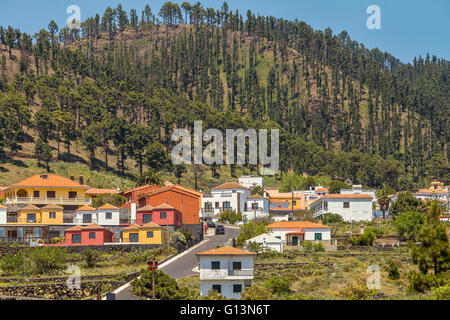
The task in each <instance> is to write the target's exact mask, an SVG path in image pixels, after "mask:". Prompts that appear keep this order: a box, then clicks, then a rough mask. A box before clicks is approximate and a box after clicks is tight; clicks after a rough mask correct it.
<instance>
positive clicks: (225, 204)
mask: <svg viewBox="0 0 450 320" xmlns="http://www.w3.org/2000/svg"><path fill="white" fill-rule="evenodd" d="M229 209H231V203H230V202H224V203H223V210H229Z"/></svg>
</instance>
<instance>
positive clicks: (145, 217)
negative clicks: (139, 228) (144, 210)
mask: <svg viewBox="0 0 450 320" xmlns="http://www.w3.org/2000/svg"><path fill="white" fill-rule="evenodd" d="M142 220H143V222H144V223H149V222H152V215H151V214H144V215H143V216H142Z"/></svg>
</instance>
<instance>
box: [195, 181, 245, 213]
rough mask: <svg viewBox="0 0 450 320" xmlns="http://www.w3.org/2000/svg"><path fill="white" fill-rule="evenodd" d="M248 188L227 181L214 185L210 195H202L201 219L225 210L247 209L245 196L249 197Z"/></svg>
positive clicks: (238, 210) (240, 210)
mask: <svg viewBox="0 0 450 320" xmlns="http://www.w3.org/2000/svg"><path fill="white" fill-rule="evenodd" d="M250 195H251V192H250V190H249V189H247V188H245V187H244V186H242V185H240V184H239V183H235V182H229V183H225V184H222V185H220V186H218V187H215V188H213V189H212V190H211V194H210V195H205V194H203V195H202V212H201V216H202V218H203V219H209V218H211V217H213V216H215V215H218V214H220V213H222V212H224V211H226V210H231V211H235V212H241V213H242V212H245V211H247V206H246V205H247V198H248V197H250Z"/></svg>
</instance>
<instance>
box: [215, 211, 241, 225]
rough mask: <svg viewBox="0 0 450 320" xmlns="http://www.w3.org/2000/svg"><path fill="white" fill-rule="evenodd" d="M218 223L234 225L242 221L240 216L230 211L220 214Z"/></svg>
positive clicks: (238, 213)
mask: <svg viewBox="0 0 450 320" xmlns="http://www.w3.org/2000/svg"><path fill="white" fill-rule="evenodd" d="M219 221H220V222H221V223H229V224H236V223H238V222H241V221H242V214H241V213H240V212H236V211H232V210H225V211H224V212H222V213H221V214H220V219H219Z"/></svg>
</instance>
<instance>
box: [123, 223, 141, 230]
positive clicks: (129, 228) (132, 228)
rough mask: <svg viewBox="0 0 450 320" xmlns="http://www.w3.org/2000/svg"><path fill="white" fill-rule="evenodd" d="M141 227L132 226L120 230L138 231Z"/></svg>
mask: <svg viewBox="0 0 450 320" xmlns="http://www.w3.org/2000/svg"><path fill="white" fill-rule="evenodd" d="M140 227H141V226H140V225H138V224H132V225H131V226H129V227H126V228H123V229H122V230H138V229H139V228H140Z"/></svg>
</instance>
